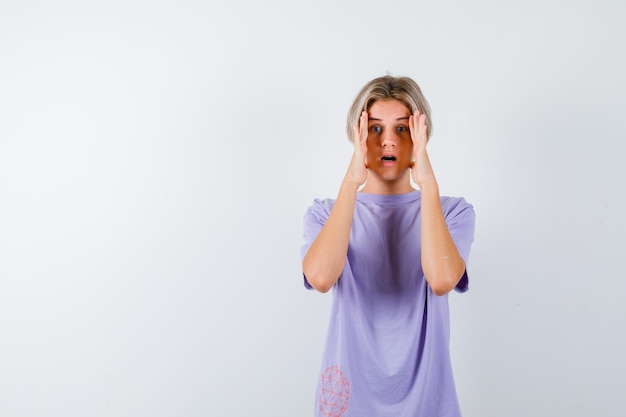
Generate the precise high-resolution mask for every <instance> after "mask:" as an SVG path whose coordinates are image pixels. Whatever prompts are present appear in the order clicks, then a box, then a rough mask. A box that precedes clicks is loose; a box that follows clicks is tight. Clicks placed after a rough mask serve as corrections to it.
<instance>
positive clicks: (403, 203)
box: [301, 191, 475, 417]
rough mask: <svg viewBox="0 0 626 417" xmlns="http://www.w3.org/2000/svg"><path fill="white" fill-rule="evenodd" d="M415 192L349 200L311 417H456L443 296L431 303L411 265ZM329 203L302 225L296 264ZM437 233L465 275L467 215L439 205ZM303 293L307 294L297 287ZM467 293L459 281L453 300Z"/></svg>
mask: <svg viewBox="0 0 626 417" xmlns="http://www.w3.org/2000/svg"><path fill="white" fill-rule="evenodd" d="M420 197H421V194H420V192H419V191H413V192H410V193H407V194H396V195H377V194H366V193H357V199H356V206H355V209H354V219H353V223H352V229H351V231H350V243H349V246H348V255H347V260H346V265H345V268H344V270H343V272H342V274H341V276H340V278H339V280H338V281H337V283H336V284H335V286H334V289H333V305H332V312H331V318H330V324H329V329H328V335H327V339H326V348H325V351H324V357H323V360H322V367H321V371H320V376H319V381H318V387H317V393H316V400H315V403H316V404H315V416H318V417H321V416H324V417H330V416H332V417H363V416H367V417H387V416H390V417H391V416H393V417H409V416H410V417H416V416H424V417H439V416H441V417H443V416H446V417H459V416H460V415H461V412H460V409H459V404H458V399H457V395H456V389H455V386H454V378H453V375H452V367H451V363H450V351H449V340H450V315H449V309H448V296H447V295H444V296H436V295H435V294H434V293H433V292H432V290H431V289H430V287H429V286H428V283H427V282H426V280H425V278H424V273H423V271H422V266H421V260H420V229H421V226H420V221H421V216H420ZM334 203H335V200H331V199H327V200H319V199H316V200H315V201H314V202H313V205H312V206H311V207H310V208H309V209H308V211H307V213H306V215H305V217H304V240H305V244H304V246H303V247H302V253H301V255H302V257H304V255H305V254H306V251H307V250H308V248H309V246H310V245H311V243H312V242H313V240H315V237H316V236H317V234H318V233H319V231H320V230H321V228H322V226H323V225H324V223H325V222H326V219H327V218H328V215H329V213H330V211H331V209H332V207H333V205H334ZM441 205H442V208H443V212H444V216H445V220H446V224H447V225H448V229H449V230H450V234H451V235H452V239H453V240H454V243H455V244H456V247H457V249H458V251H459V253H460V255H461V257H462V258H463V260H464V261H465V264H466V265H467V260H468V255H469V253H470V246H471V243H472V241H473V236H474V218H475V217H474V209H473V207H472V206H471V204H469V203H468V202H467V201H465V199H463V198H452V197H442V198H441ZM304 284H305V286H306V287H307V288H309V289H310V288H311V286H310V285H309V283H308V282H307V281H306V277H305V278H304ZM467 289H468V277H467V271H466V272H465V274H464V275H463V278H462V279H461V280H460V282H459V283H458V285H457V286H456V288H455V290H456V291H458V292H465V291H467Z"/></svg>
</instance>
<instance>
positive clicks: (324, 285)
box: [304, 272, 334, 293]
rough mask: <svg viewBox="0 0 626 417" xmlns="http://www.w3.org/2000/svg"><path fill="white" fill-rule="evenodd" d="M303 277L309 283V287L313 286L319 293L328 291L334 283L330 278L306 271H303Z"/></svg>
mask: <svg viewBox="0 0 626 417" xmlns="http://www.w3.org/2000/svg"><path fill="white" fill-rule="evenodd" d="M304 277H305V278H306V280H307V282H308V283H309V284H310V285H311V287H313V288H314V289H315V290H317V291H319V292H321V293H327V292H328V291H330V289H331V288H332V287H333V285H334V284H333V282H332V281H331V280H329V279H324V278H322V277H319V276H318V275H316V274H307V273H306V272H304Z"/></svg>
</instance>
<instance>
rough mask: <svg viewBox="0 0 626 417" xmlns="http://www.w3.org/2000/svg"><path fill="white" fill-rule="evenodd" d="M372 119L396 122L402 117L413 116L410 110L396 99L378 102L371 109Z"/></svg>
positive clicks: (370, 116) (370, 115)
mask: <svg viewBox="0 0 626 417" xmlns="http://www.w3.org/2000/svg"><path fill="white" fill-rule="evenodd" d="M368 113H369V118H370V119H380V120H385V119H392V120H396V119H398V118H401V117H407V116H409V115H410V114H411V112H410V110H409V108H408V107H407V106H406V104H404V103H403V102H401V101H400V100H396V99H389V100H376V101H375V102H374V103H372V105H371V106H370V108H369V112H368Z"/></svg>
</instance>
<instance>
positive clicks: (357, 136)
mask: <svg viewBox="0 0 626 417" xmlns="http://www.w3.org/2000/svg"><path fill="white" fill-rule="evenodd" d="M353 131H354V132H353V136H352V144H353V145H354V153H353V154H352V160H351V161H350V166H349V167H348V172H347V173H346V181H350V182H353V183H355V184H357V185H359V186H361V185H363V184H364V183H365V180H366V178H367V134H368V118H367V112H366V111H364V112H362V113H361V118H360V119H359V125H358V126H354V127H353Z"/></svg>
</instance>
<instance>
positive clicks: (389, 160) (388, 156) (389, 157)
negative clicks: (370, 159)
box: [380, 155, 396, 162]
mask: <svg viewBox="0 0 626 417" xmlns="http://www.w3.org/2000/svg"><path fill="white" fill-rule="evenodd" d="M380 159H381V160H382V161H384V162H394V161H395V160H396V157H395V156H390V155H385V156H383V157H382V158H380Z"/></svg>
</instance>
